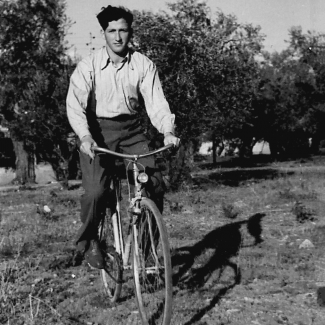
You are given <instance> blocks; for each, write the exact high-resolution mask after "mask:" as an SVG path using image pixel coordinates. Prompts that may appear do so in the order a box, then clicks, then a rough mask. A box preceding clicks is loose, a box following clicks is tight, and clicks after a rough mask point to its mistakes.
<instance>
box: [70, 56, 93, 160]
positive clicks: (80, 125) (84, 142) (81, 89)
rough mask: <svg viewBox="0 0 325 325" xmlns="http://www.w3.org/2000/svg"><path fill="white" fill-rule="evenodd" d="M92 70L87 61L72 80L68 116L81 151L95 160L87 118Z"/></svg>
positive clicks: (78, 68)
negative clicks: (79, 142) (78, 140)
mask: <svg viewBox="0 0 325 325" xmlns="http://www.w3.org/2000/svg"><path fill="white" fill-rule="evenodd" d="M89 71H90V68H89V66H88V64H87V62H85V61H81V62H80V63H79V64H78V66H77V68H76V69H75V71H74V72H73V74H72V76H71V78H70V85H69V91H68V95H67V101H66V103H67V116H68V120H69V123H70V125H71V127H72V129H73V130H74V131H75V133H76V134H77V136H78V137H79V139H80V141H81V145H80V150H81V151H82V152H84V153H85V154H87V155H89V156H90V157H91V158H94V153H93V152H92V150H91V147H92V145H96V143H95V141H94V140H93V138H92V136H91V134H90V132H89V126H88V121H87V117H86V109H87V103H88V97H89V93H90V91H91V89H92V80H91V74H90V72H89Z"/></svg>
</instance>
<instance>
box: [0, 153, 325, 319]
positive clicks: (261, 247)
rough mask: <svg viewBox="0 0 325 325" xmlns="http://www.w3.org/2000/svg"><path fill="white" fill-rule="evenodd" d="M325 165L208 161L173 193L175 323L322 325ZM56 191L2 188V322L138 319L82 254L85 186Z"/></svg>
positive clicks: (128, 299)
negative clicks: (79, 239) (112, 299)
mask: <svg viewBox="0 0 325 325" xmlns="http://www.w3.org/2000/svg"><path fill="white" fill-rule="evenodd" d="M323 163H324V158H322V157H316V158H315V160H314V163H313V161H312V160H308V161H306V162H305V163H303V162H299V163H297V162H294V161H292V162H289V163H277V164H271V165H270V164H269V165H266V166H264V167H263V166H262V167H263V168H261V166H258V167H259V168H257V169H256V168H242V169H241V168H236V166H234V167H231V168H220V167H218V168H217V169H214V168H213V166H209V168H208V169H201V172H202V174H200V175H199V176H197V177H196V178H195V182H194V184H193V186H192V187H184V188H183V189H182V190H180V191H179V192H177V193H168V194H167V196H166V201H165V212H164V219H165V222H166V225H167V228H168V232H169V238H170V243H171V247H172V256H173V273H174V313H173V321H172V324H173V325H174V324H182V325H190V324H202V325H203V324H208V325H210V324H214V325H215V324H230V325H244V324H245V325H246V324H257V325H258V324H261V325H262V324H263V325H264V324H271V325H272V324H289V325H297V324H299V325H311V324H313V325H318V324H319V325H320V324H324V321H325V316H324V309H323V308H324V307H323V305H324V304H323V305H322V302H321V301H320V300H321V298H320V294H319V290H318V288H319V287H321V286H325V257H324V248H325V219H324V215H325V188H324V185H325V180H324V174H325V169H323V168H322V165H323ZM58 186H59V185H52V186H50V187H44V188H40V189H35V190H32V189H29V190H20V191H7V192H1V196H0V204H1V211H0V212H1V213H0V216H1V218H0V324H15V325H16V324H18V325H19V324H22V325H23V324H28V325H29V324H31V325H36V324H48V325H52V324H138V323H139V322H138V314H137V307H136V304H135V299H134V297H133V296H132V291H130V290H129V288H126V289H127V290H126V291H124V296H123V297H122V301H121V302H120V303H118V304H111V303H109V302H108V301H107V299H106V298H105V295H104V293H103V291H102V290H101V288H100V281H99V274H98V272H97V271H96V270H92V269H89V268H88V267H87V266H86V265H85V264H84V263H81V264H80V262H78V261H76V260H75V251H74V243H73V239H74V236H75V234H76V232H77V230H78V228H79V226H80V223H79V198H80V195H81V194H82V189H81V188H76V189H74V190H70V191H68V190H61V189H60V188H59V187H58ZM45 205H47V206H48V207H49V208H50V209H51V212H49V213H45V212H44V206H45ZM305 240H309V241H310V242H311V243H312V246H311V247H309V248H301V246H300V245H301V244H302V243H303V242H304V241H305ZM317 299H318V300H317Z"/></svg>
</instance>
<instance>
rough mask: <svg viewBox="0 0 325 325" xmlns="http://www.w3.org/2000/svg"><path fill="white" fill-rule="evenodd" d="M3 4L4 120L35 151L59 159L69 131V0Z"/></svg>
mask: <svg viewBox="0 0 325 325" xmlns="http://www.w3.org/2000/svg"><path fill="white" fill-rule="evenodd" d="M0 9H1V10H0V11H1V20H0V47H1V53H0V57H1V60H0V78H1V87H0V98H1V100H0V113H1V116H2V120H3V121H2V123H3V124H5V125H7V126H8V128H9V130H10V133H11V136H12V139H13V140H14V141H21V142H23V143H24V149H25V150H26V151H27V152H29V154H30V155H32V154H34V153H36V154H37V155H38V157H42V158H43V159H46V160H50V162H51V159H52V160H53V161H54V160H55V161H60V160H62V158H63V156H64V155H63V153H62V148H61V147H62V143H65V142H66V138H67V134H68V133H69V132H70V127H69V125H68V122H67V119H66V118H65V112H64V111H65V110H64V101H65V96H66V91H67V87H68V76H69V74H70V73H71V67H72V66H73V63H72V62H71V61H70V60H69V59H67V58H66V57H65V50H66V49H65V44H64V36H65V33H66V29H67V27H68V24H69V22H68V19H67V17H66V16H65V2H64V1H63V0H59V1H56V0H44V1H43V0H33V1H32V0H29V1H23V0H17V1H5V2H1V5H0ZM49 153H51V154H49ZM16 155H17V153H16ZM63 160H64V159H63Z"/></svg>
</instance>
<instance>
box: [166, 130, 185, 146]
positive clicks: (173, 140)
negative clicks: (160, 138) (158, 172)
mask: <svg viewBox="0 0 325 325" xmlns="http://www.w3.org/2000/svg"><path fill="white" fill-rule="evenodd" d="M180 141H181V140H180V139H179V138H177V137H175V136H174V134H173V133H171V132H168V133H165V139H164V145H165V146H167V145H168V144H170V143H172V144H173V145H174V146H175V147H178V146H179V143H180Z"/></svg>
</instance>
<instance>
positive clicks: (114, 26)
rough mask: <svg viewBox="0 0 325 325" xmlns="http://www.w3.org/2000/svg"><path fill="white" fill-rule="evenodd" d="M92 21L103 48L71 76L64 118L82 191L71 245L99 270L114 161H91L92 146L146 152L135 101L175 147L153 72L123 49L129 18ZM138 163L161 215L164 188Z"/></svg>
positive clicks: (109, 15) (118, 15) (118, 13)
mask: <svg viewBox="0 0 325 325" xmlns="http://www.w3.org/2000/svg"><path fill="white" fill-rule="evenodd" d="M97 19H98V21H99V24H100V25H101V27H102V29H103V33H104V38H105V41H106V46H105V47H103V48H102V49H100V50H98V51H96V52H95V53H93V54H91V55H90V56H89V57H87V58H85V59H83V60H82V61H80V62H79V64H78V65H77V67H76V69H75V71H74V72H73V74H72V76H71V80H70V87H69V92H68V96H67V115H68V119H69V122H70V124H71V126H72V128H73V130H74V131H75V133H76V134H77V135H78V137H79V139H80V142H81V144H80V166H81V171H82V185H83V187H84V190H85V193H84V195H83V196H82V198H81V215H80V218H81V221H82V226H81V228H80V230H79V232H78V235H77V240H76V244H77V247H78V251H80V252H81V253H84V254H85V258H86V261H87V262H88V263H89V264H90V265H91V266H93V267H96V268H103V265H104V258H103V255H102V252H101V250H100V247H99V244H98V241H97V233H98V225H99V222H100V219H101V217H102V216H103V213H104V212H105V208H106V207H105V202H106V200H107V198H106V197H105V194H106V193H107V190H108V189H109V184H110V177H111V173H112V169H113V168H114V161H113V160H112V159H111V158H108V157H105V156H98V155H95V154H94V152H93V151H92V146H93V145H95V146H96V145H98V146H103V147H106V148H108V149H110V150H114V151H117V150H119V151H121V152H125V153H128V154H135V153H137V154H141V153H145V152H148V151H149V150H148V140H147V139H146V137H145V136H144V135H143V132H142V128H141V124H140V121H139V119H138V113H139V100H140V97H142V98H143V99H144V103H145V106H146V111H147V114H148V116H149V118H150V121H151V123H152V124H153V125H154V127H156V129H157V130H158V131H159V132H160V133H162V134H164V144H165V145H167V144H170V143H172V144H174V145H176V146H178V145H179V139H178V138H177V137H175V135H174V134H173V130H174V119H175V117H174V115H173V114H171V112H170V109H169V105H168V103H167V101H166V99H165V97H164V94H163V91H162V88H161V83H160V80H159V77H158V73H157V69H156V66H155V65H154V64H153V62H152V61H150V60H149V59H148V58H147V57H146V56H144V55H142V54H140V53H138V52H135V51H132V50H131V49H129V48H128V42H129V40H130V38H131V36H132V27H131V26H132V22H133V15H132V14H131V13H130V12H129V11H128V10H126V9H124V8H122V7H111V6H108V7H107V8H103V9H102V11H101V12H100V13H99V14H98V15H97ZM140 162H141V163H142V164H143V165H144V166H146V172H147V173H148V174H149V176H150V182H149V184H148V196H149V197H151V198H152V199H153V200H154V201H155V202H156V204H157V206H158V207H159V208H160V209H162V204H163V201H162V200H163V194H164V186H163V181H162V176H161V173H160V172H159V170H157V168H156V165H155V161H154V158H153V157H148V158H144V159H142V160H140ZM107 164H108V165H107ZM105 199H106V200H105Z"/></svg>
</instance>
